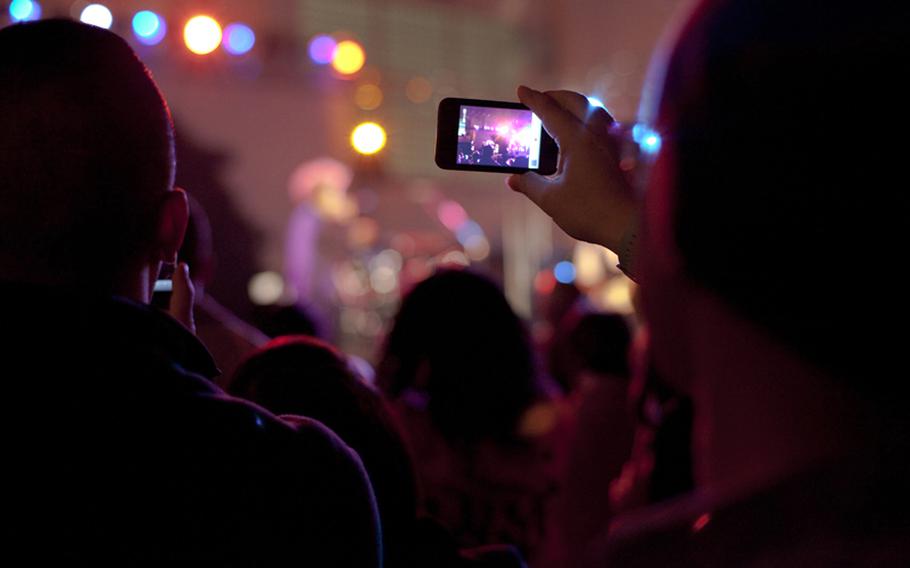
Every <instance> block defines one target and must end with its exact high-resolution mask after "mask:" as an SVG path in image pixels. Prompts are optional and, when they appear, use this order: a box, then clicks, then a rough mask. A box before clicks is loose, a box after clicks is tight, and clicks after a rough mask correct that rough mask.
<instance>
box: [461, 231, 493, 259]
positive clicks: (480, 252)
mask: <svg viewBox="0 0 910 568" xmlns="http://www.w3.org/2000/svg"><path fill="white" fill-rule="evenodd" d="M464 251H465V253H466V254H467V255H468V258H470V259H471V260H476V261H481V260H485V259H486V258H487V257H488V256H490V241H488V240H487V238H486V237H485V236H483V235H471V236H470V237H469V238H468V239H467V240H466V241H465V243H464Z"/></svg>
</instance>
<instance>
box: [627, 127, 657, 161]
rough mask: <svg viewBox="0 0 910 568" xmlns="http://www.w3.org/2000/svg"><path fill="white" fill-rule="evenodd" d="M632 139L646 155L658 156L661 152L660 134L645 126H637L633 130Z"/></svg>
mask: <svg viewBox="0 0 910 568" xmlns="http://www.w3.org/2000/svg"><path fill="white" fill-rule="evenodd" d="M632 139H633V140H635V142H637V143H638V147H639V148H640V149H641V151H642V152H643V153H645V154H656V153H657V152H658V151H659V150H660V145H661V139H660V134H658V133H657V132H655V131H654V130H653V129H651V128H649V127H647V126H645V125H644V124H636V125H635V126H634V127H633V128H632Z"/></svg>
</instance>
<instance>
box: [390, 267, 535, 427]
mask: <svg viewBox="0 0 910 568" xmlns="http://www.w3.org/2000/svg"><path fill="white" fill-rule="evenodd" d="M378 375H379V381H380V386H381V387H382V388H383V389H384V390H385V391H386V392H388V393H389V394H390V395H391V396H393V397H398V396H401V395H402V394H404V393H405V392H406V391H418V392H420V393H421V394H423V395H425V396H426V398H427V410H428V411H429V414H430V418H431V419H432V421H433V423H434V425H435V426H436V427H437V428H438V429H439V431H440V432H441V433H442V434H443V435H444V436H445V437H446V438H447V439H449V440H463V441H475V440H478V439H480V438H483V437H491V438H497V439H500V440H503V441H507V440H510V439H513V436H514V434H515V428H516V424H517V421H518V419H519V417H520V416H521V414H522V412H523V411H524V410H525V409H526V408H527V407H528V406H529V405H530V404H531V403H532V402H533V401H534V400H535V398H536V397H537V396H538V394H539V387H538V382H537V379H536V375H535V369H534V362H533V354H532V350H531V346H530V344H529V342H528V338H527V335H526V332H525V329H524V326H523V325H522V322H521V320H520V319H519V318H518V316H516V315H515V313H514V312H513V311H512V308H511V307H510V306H509V304H508V302H507V301H506V299H505V297H504V296H503V294H502V292H501V291H500V289H499V288H498V287H497V286H496V284H494V283H493V282H492V281H490V280H488V279H487V278H485V277H482V276H479V275H477V274H474V273H472V272H469V271H462V270H442V271H440V272H438V273H436V274H435V275H433V276H431V277H429V278H427V279H426V280H424V281H423V282H421V283H419V284H418V285H417V286H415V287H414V289H413V290H411V292H410V293H409V294H408V295H407V296H406V297H405V298H404V300H403V302H402V304H401V308H400V309H399V311H398V315H397V316H396V318H395V323H394V326H393V328H392V330H391V332H390V333H389V335H388V337H387V339H386V344H385V349H384V352H383V354H382V361H381V363H380V365H379V369H378Z"/></svg>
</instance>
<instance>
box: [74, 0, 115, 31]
mask: <svg viewBox="0 0 910 568" xmlns="http://www.w3.org/2000/svg"><path fill="white" fill-rule="evenodd" d="M79 21H81V22H82V23H84V24H91V25H93V26H98V27H99V28H104V29H106V30H109V29H111V25H112V24H113V23H114V15H113V14H111V11H110V10H108V8H107V6H105V5H104V4H89V5H88V6H86V7H85V8H84V9H83V10H82V13H81V14H79Z"/></svg>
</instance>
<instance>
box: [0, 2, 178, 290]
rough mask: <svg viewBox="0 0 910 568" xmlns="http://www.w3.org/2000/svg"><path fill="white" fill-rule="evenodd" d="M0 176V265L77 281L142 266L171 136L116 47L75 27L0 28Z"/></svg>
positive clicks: (151, 90) (113, 40)
mask: <svg viewBox="0 0 910 568" xmlns="http://www.w3.org/2000/svg"><path fill="white" fill-rule="evenodd" d="M0 169H2V174H0V203H2V204H3V205H2V207H0V226H2V227H3V230H2V231H0V258H6V259H7V262H8V263H13V264H15V265H16V266H17V267H20V270H23V271H25V272H33V273H41V274H53V275H55V277H56V278H59V279H67V280H76V281H80V280H84V279H85V278H86V277H90V278H92V279H93V281H95V279H97V278H99V277H100V278H103V276H101V275H103V274H104V271H105V270H107V271H108V272H110V273H111V274H110V275H111V277H112V278H113V277H114V276H115V275H116V274H118V273H120V272H122V271H123V270H124V269H127V268H129V267H131V266H132V265H133V264H137V263H138V262H140V261H141V259H142V255H143V254H144V253H145V252H147V250H148V247H149V246H150V245H151V244H152V238H153V237H154V234H155V214H156V210H157V206H158V203H159V201H160V196H161V195H163V194H164V192H166V191H168V190H169V189H170V188H171V185H172V182H173V176H174V153H173V129H172V125H171V119H170V114H169V112H168V108H167V105H166V103H165V101H164V98H163V97H162V95H161V93H160V92H159V91H158V88H157V87H156V85H155V82H154V81H153V80H152V77H151V75H150V74H149V71H148V69H146V67H145V65H143V63H142V62H141V61H140V60H139V59H138V58H137V57H136V54H135V53H134V52H133V50H132V49H131V48H130V47H129V46H128V45H127V43H126V42H125V41H124V40H123V39H121V38H120V37H118V36H117V35H116V34H114V33H112V32H109V31H107V30H104V29H102V28H99V27H96V26H90V25H86V24H81V23H78V22H74V21H71V20H45V21H40V22H32V23H23V24H15V25H11V26H7V27H5V28H3V29H0ZM98 285H104V283H99V284H98Z"/></svg>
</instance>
